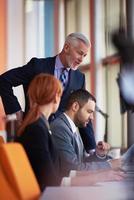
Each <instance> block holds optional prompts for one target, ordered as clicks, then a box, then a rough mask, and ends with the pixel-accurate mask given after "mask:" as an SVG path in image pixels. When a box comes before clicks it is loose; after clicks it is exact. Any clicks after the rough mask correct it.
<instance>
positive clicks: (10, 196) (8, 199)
mask: <svg viewBox="0 0 134 200" xmlns="http://www.w3.org/2000/svg"><path fill="white" fill-rule="evenodd" d="M0 199H1V200H18V199H17V197H16V196H15V193H14V191H13V190H12V189H11V187H10V185H9V183H8V180H7V179H6V177H5V175H4V173H3V170H2V168H1V167H0Z"/></svg>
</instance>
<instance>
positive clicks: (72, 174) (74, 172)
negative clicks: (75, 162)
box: [69, 170, 76, 178]
mask: <svg viewBox="0 0 134 200" xmlns="http://www.w3.org/2000/svg"><path fill="white" fill-rule="evenodd" d="M75 176H76V170H71V171H70V173H69V177H71V178H73V177H75Z"/></svg>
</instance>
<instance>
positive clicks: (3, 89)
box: [0, 33, 96, 151]
mask: <svg viewBox="0 0 134 200" xmlns="http://www.w3.org/2000/svg"><path fill="white" fill-rule="evenodd" d="M90 46H91V45H90V42H89V41H88V39H87V38H86V37H85V36H84V35H83V34H81V33H71V34H69V35H68V36H67V37H66V39H65V43H64V45H63V49H62V50H61V52H60V53H59V54H58V55H56V56H54V57H49V58H32V59H31V60H30V61H29V62H28V63H27V64H25V65H24V66H21V67H17V68H15V69H11V70H9V71H7V72H5V73H4V74H2V75H1V76H0V96H1V98H2V102H3V105H4V109H5V113H6V114H13V113H15V114H16V116H17V120H18V121H19V122H20V124H21V120H22V117H23V116H22V115H23V112H22V111H21V106H20V104H19V101H18V99H17V98H16V96H15V95H14V93H13V87H17V86H19V85H22V86H23V89H24V94H25V100H26V102H25V105H26V108H25V112H27V111H28V110H29V100H28V97H27V90H28V87H29V85H30V82H31V81H32V79H33V78H34V77H35V76H36V75H38V74H40V73H48V74H51V75H54V76H55V77H56V78H58V79H59V80H61V82H62V84H63V87H64V92H63V94H62V98H61V102H60V106H59V108H58V111H57V112H56V113H55V114H53V115H52V116H51V117H50V118H51V119H50V121H51V120H53V119H54V118H56V117H57V116H58V115H59V114H60V113H61V112H64V110H65V104H66V102H67V99H68V96H69V95H70V93H71V92H72V91H75V90H78V89H81V88H85V75H84V74H83V73H81V72H80V71H79V69H78V67H79V66H80V65H81V64H82V61H83V59H84V58H85V56H86V55H87V52H88V50H89V48H90ZM80 133H81V135H82V137H83V141H84V144H85V148H86V150H87V151H89V150H90V149H94V148H95V146H96V143H95V138H94V131H93V128H92V123H88V124H87V126H86V127H84V128H81V129H80Z"/></svg>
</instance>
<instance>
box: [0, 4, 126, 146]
mask: <svg viewBox="0 0 134 200" xmlns="http://www.w3.org/2000/svg"><path fill="white" fill-rule="evenodd" d="M0 2H1V4H0V74H1V73H3V72H5V71H7V70H9V69H12V68H15V67H18V66H22V65H24V64H25V63H27V62H28V61H29V60H30V59H31V58H32V57H48V56H54V55H56V54H57V53H58V52H59V51H60V50H61V49H62V47H63V44H64V40H65V37H66V36H67V35H68V34H69V33H71V32H81V33H83V34H85V35H86V36H87V38H88V39H89V40H90V41H91V49H90V51H89V54H88V55H87V57H86V59H85V60H84V62H83V64H82V65H81V66H80V67H79V69H80V70H81V71H82V72H83V73H84V74H85V76H86V87H87V90H89V91H90V92H91V93H93V94H94V95H95V96H96V99H97V105H98V106H99V108H101V110H103V111H104V112H105V113H107V114H108V116H109V117H108V118H105V117H104V116H103V115H101V114H100V113H98V112H96V113H95V120H94V129H95V137H96V140H97V141H98V140H103V139H105V138H106V139H107V142H109V143H110V144H111V146H112V147H123V148H126V147H127V142H128V141H127V140H128V131H127V129H128V128H127V125H128V123H127V121H128V120H127V113H125V114H123V115H121V113H120V98H119V88H118V85H117V81H116V79H117V76H118V72H119V70H120V63H119V62H109V63H107V65H106V64H104V62H103V60H104V59H105V58H107V57H108V56H111V55H114V54H115V53H116V49H115V48H114V46H113V44H112V42H111V33H112V31H114V30H116V29H118V28H119V27H120V26H121V25H126V1H125V0H0ZM14 92H15V94H16V95H17V97H18V98H19V101H20V103H21V105H22V107H23V108H24V97H23V90H22V88H21V86H20V87H17V88H14ZM3 116H4V110H3V106H2V102H1V104H0V132H1V134H4V133H5V126H4V120H3ZM106 122H107V123H106Z"/></svg>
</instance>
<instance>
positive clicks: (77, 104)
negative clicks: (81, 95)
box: [72, 101, 80, 112]
mask: <svg viewBox="0 0 134 200" xmlns="http://www.w3.org/2000/svg"><path fill="white" fill-rule="evenodd" d="M79 108H80V105H79V103H78V102H77V101H75V102H74V103H73V104H72V110H73V111H74V112H76V111H78V110H79Z"/></svg>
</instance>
